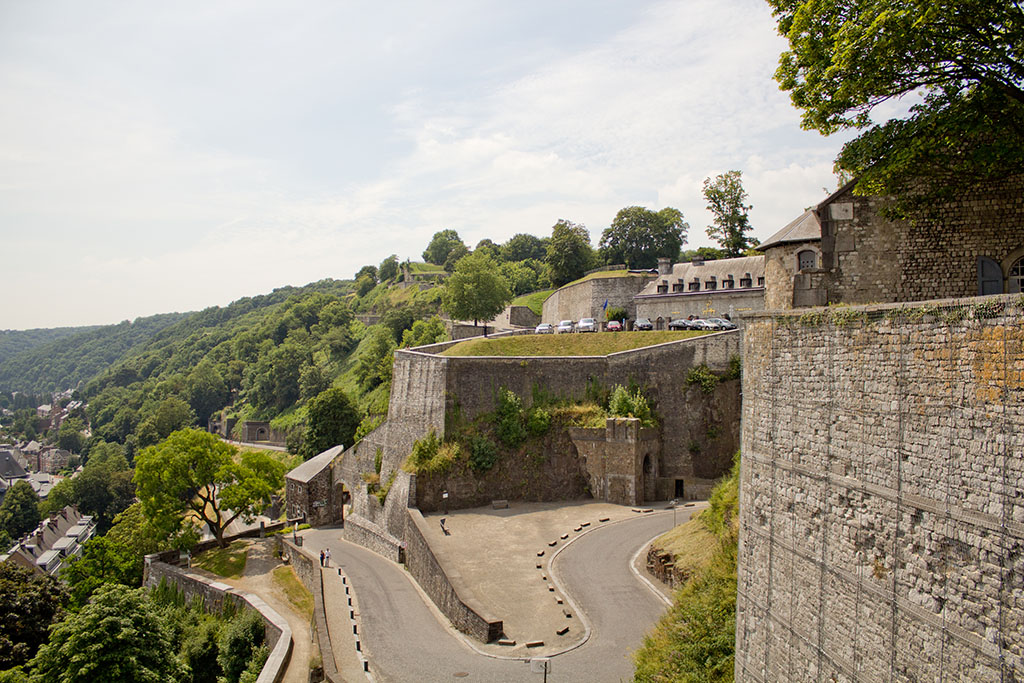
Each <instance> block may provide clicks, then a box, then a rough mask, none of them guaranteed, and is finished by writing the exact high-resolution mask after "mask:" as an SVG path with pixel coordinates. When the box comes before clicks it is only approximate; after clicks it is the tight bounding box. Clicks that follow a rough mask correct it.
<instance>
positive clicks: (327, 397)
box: [301, 387, 362, 460]
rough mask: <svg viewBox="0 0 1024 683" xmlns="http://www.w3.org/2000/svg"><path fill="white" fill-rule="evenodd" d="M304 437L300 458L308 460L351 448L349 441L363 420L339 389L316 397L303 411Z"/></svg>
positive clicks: (335, 388) (329, 390)
mask: <svg viewBox="0 0 1024 683" xmlns="http://www.w3.org/2000/svg"><path fill="white" fill-rule="evenodd" d="M306 410H307V418H306V423H307V426H306V434H305V438H304V439H303V442H302V451H301V455H302V457H303V458H305V459H306V460H309V459H310V458H312V457H313V456H314V455H316V454H318V453H322V452H323V451H326V450H327V449H328V448H333V447H334V446H338V445H344V446H345V447H346V448H348V447H349V446H351V445H352V437H353V436H354V435H355V433H356V428H357V427H358V426H359V422H360V421H361V420H362V418H361V417H360V415H359V411H357V410H356V408H355V406H353V405H352V401H351V400H350V399H349V397H348V394H346V393H345V391H344V390H343V389H341V388H340V387H334V388H331V389H328V390H326V391H324V392H322V393H320V394H317V395H316V397H314V398H313V399H312V400H311V401H310V402H309V404H308V405H307V407H306Z"/></svg>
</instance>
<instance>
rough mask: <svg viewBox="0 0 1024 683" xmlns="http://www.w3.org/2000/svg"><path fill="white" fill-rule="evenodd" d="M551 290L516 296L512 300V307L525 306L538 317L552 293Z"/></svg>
mask: <svg viewBox="0 0 1024 683" xmlns="http://www.w3.org/2000/svg"><path fill="white" fill-rule="evenodd" d="M554 291H555V290H553V289H542V290H540V291H537V292H530V293H529V294H523V295H521V296H517V297H516V298H515V299H513V300H512V305H513V306H526V307H527V308H529V309H530V310H531V311H533V312H534V313H536V314H537V315H540V314H541V313H542V312H543V311H544V302H545V301H547V300H548V297H549V296H551V295H552V294H553V293H554Z"/></svg>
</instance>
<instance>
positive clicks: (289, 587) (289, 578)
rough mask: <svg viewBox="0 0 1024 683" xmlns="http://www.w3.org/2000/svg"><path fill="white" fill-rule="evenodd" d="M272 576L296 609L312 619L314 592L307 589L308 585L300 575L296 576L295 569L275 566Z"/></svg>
mask: <svg viewBox="0 0 1024 683" xmlns="http://www.w3.org/2000/svg"><path fill="white" fill-rule="evenodd" d="M271 576H272V577H273V580H274V584H275V585H276V586H277V587H278V588H280V589H281V590H282V591H283V592H284V595H285V597H286V598H288V602H290V603H291V604H292V605H293V606H294V607H295V611H296V612H298V613H299V614H301V615H303V616H305V617H306V618H307V619H312V618H313V594H312V593H310V592H309V591H308V590H306V587H305V586H303V585H302V582H301V581H299V577H297V576H295V570H293V569H292V568H291V567H275V568H274V570H273V571H272V572H271Z"/></svg>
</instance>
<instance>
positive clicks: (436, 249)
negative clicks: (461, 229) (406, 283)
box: [423, 229, 467, 266]
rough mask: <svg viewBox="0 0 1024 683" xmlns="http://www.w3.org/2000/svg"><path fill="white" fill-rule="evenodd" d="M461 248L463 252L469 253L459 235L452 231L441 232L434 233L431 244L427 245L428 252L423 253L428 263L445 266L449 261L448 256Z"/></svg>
mask: <svg viewBox="0 0 1024 683" xmlns="http://www.w3.org/2000/svg"><path fill="white" fill-rule="evenodd" d="M460 248H461V249H462V250H463V251H467V249H466V245H465V243H463V241H462V238H460V237H459V233H457V232H455V231H454V230H450V229H449V230H439V231H438V232H435V233H434V237H433V238H432V239H431V240H430V244H428V245H427V248H426V251H424V252H423V260H424V261H426V262H427V263H433V264H434V265H437V266H443V265H444V263H445V261H446V260H447V259H448V255H449V254H451V252H452V251H454V250H457V249H460Z"/></svg>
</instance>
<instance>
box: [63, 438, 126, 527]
mask: <svg viewBox="0 0 1024 683" xmlns="http://www.w3.org/2000/svg"><path fill="white" fill-rule="evenodd" d="M132 474H133V473H132V471H131V470H130V469H129V468H128V461H127V460H126V459H125V457H124V453H123V449H122V448H121V447H120V446H118V445H117V444H106V443H104V444H100V445H97V446H94V447H93V449H92V453H91V456H90V458H89V462H88V463H86V465H85V467H83V468H82V471H81V473H80V474H79V475H78V476H77V477H75V478H74V479H71V480H70V481H71V485H72V492H73V500H74V503H75V505H77V506H78V509H79V510H81V511H82V512H83V513H85V514H88V515H94V516H95V517H96V526H97V530H98V531H99V533H101V534H103V533H106V532H107V530H108V529H109V528H110V526H111V525H112V524H113V523H114V518H115V517H116V516H117V515H118V514H120V513H121V512H122V511H123V510H125V509H126V508H127V507H128V506H129V505H131V504H132V503H133V502H134V501H135V484H134V483H133V481H132ZM51 493H52V491H51Z"/></svg>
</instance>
